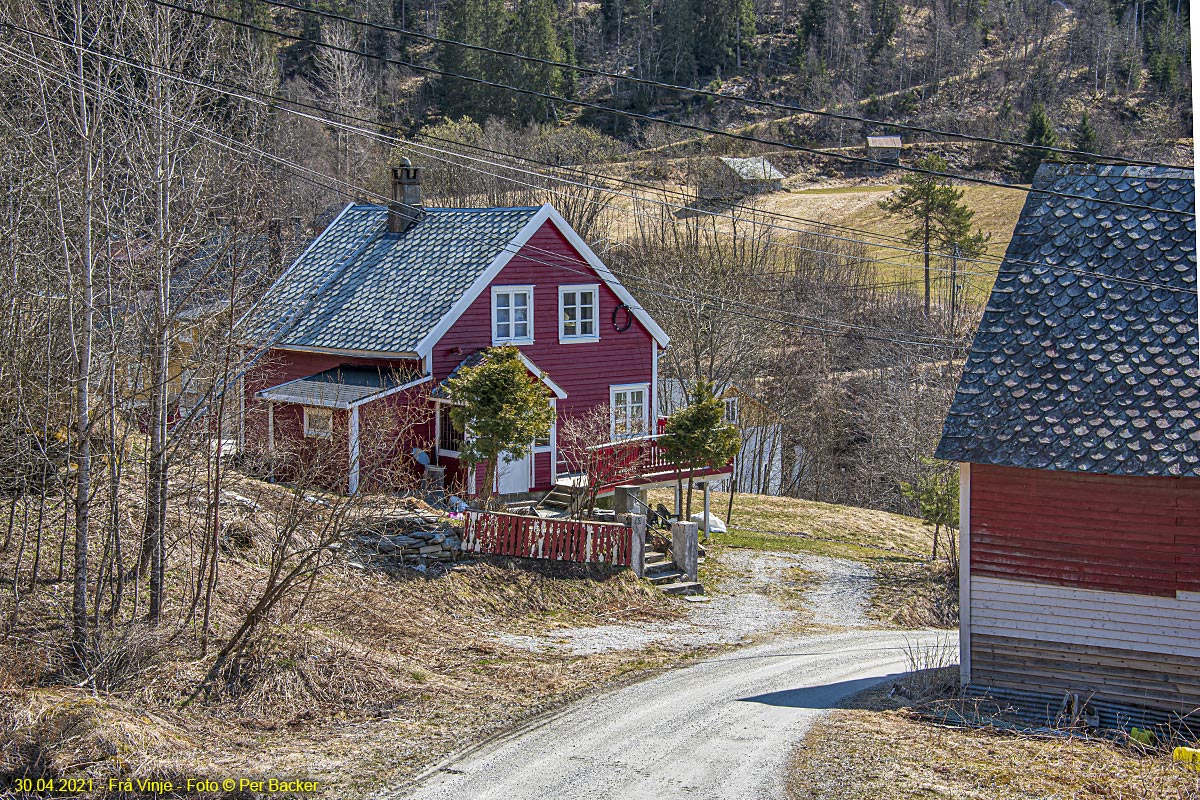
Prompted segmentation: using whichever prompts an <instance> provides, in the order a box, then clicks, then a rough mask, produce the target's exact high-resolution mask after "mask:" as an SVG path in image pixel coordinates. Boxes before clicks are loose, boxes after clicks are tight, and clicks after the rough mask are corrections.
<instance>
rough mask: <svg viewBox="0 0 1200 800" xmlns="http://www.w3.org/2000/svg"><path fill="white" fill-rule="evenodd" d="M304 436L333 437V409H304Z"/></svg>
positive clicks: (307, 407)
mask: <svg viewBox="0 0 1200 800" xmlns="http://www.w3.org/2000/svg"><path fill="white" fill-rule="evenodd" d="M304 435H305V436H306V437H308V438H310V439H311V438H316V439H329V438H332V437H333V409H331V408H315V407H313V406H305V407H304Z"/></svg>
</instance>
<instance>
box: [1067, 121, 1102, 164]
mask: <svg viewBox="0 0 1200 800" xmlns="http://www.w3.org/2000/svg"><path fill="white" fill-rule="evenodd" d="M1071 146H1072V147H1074V148H1075V150H1076V151H1078V153H1079V155H1076V156H1075V158H1076V159H1077V160H1079V161H1083V162H1085V163H1088V164H1090V163H1093V162H1095V160H1096V158H1095V156H1089V155H1086V154H1087V153H1094V152H1096V129H1095V128H1093V127H1092V123H1091V120H1089V119H1088V115H1087V112H1086V111H1085V112H1083V118H1082V119H1080V120H1079V125H1077V126H1076V127H1075V131H1074V132H1073V134H1072V136H1071Z"/></svg>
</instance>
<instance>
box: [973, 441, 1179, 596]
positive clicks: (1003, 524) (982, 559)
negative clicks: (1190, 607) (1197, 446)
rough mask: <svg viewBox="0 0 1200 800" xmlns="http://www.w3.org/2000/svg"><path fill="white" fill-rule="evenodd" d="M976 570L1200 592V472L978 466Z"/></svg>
mask: <svg viewBox="0 0 1200 800" xmlns="http://www.w3.org/2000/svg"><path fill="white" fill-rule="evenodd" d="M970 515H971V516H970V520H971V573H972V575H990V576H993V577H997V578H1008V579H1012V580H1024V581H1037V582H1045V583H1053V584H1057V585H1060V586H1068V587H1077V588H1085V589H1098V590H1105V591H1115V592H1128V593H1134V594H1141V595H1153V596H1159V597H1175V593H1176V591H1188V592H1195V591H1200V478H1157V477H1154V478H1151V477H1121V476H1114V475H1089V474H1085V473H1075V472H1051V471H1047V470H1029V469H1017V468H1013V467H996V466H989V465H985V464H972V465H971V508H970Z"/></svg>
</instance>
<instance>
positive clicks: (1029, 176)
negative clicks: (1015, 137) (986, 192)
mask: <svg viewBox="0 0 1200 800" xmlns="http://www.w3.org/2000/svg"><path fill="white" fill-rule="evenodd" d="M1024 138H1025V141H1026V142H1028V143H1029V144H1031V145H1034V146H1033V147H1027V148H1025V149H1024V150H1022V151H1021V152H1019V153H1018V154H1017V157H1016V159H1015V160H1014V161H1013V168H1014V169H1015V170H1016V171H1017V175H1018V176H1020V179H1021V180H1022V181H1024V182H1025V183H1030V182H1032V181H1033V176H1034V174H1036V173H1037V169H1038V166H1039V165H1040V164H1041V163H1042V162H1043V161H1057V160H1058V156H1057V155H1056V154H1055V153H1050V152H1047V151H1046V150H1044V149H1041V148H1046V147H1054V146H1055V145H1057V144H1058V134H1056V133H1055V132H1054V125H1052V124H1051V122H1050V115H1049V114H1047V113H1046V107H1045V106H1043V105H1042V104H1041V103H1034V105H1033V108H1031V109H1029V120H1028V122H1026V124H1025V137H1024Z"/></svg>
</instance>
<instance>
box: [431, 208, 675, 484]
mask: <svg viewBox="0 0 1200 800" xmlns="http://www.w3.org/2000/svg"><path fill="white" fill-rule="evenodd" d="M589 283H598V284H600V297H599V302H600V307H599V310H598V314H597V317H596V324H597V330H598V331H599V333H600V341H599V342H595V343H584V344H559V342H558V287H559V286H570V285H575V284H589ZM527 284H532V285H533V287H534V289H533V325H534V331H533V344H531V345H521V351H522V352H523V353H525V355H526V356H528V357H529V358H530V359H531V360H532V361H533V363H535V364H537V366H538V367H539V368H540V369H542V370H544V371H545V372H546V374H547V375H549V376H550V378H552V379H553V380H554V382H555V383H557V384H558V385H559V386H561V387H562V388H563V390H564V391H565V392H566V393H567V398H566V399H565V400H559V401H558V412H559V414H560V415H562V416H569V415H574V414H578V413H579V412H580V411H583V410H585V409H588V408H591V407H593V406H596V405H603V404H607V403H608V389H609V386H611V385H613V384H620V383H650V380H651V372H652V366H651V358H652V357H653V352H654V351H653V348H654V340H653V337H651V336H650V333H649V332H648V331H647V330H646V329H645V328H644V327H642V325H641V324H640V323H638V322H637V321H636V320H634V322H633V324H632V325H631V326H630V327H629V329H628V330H626V331H623V332H618V331H616V330H615V329H614V327H613V324H612V315H613V311H614V310H615V309H616V308H617V306H618V305H619V304H620V302H621V301H620V299H619V298H618V297H617V296H616V295H615V294H614V293H613V292H612V290H611V289H609V288H608V287H607V286H606V285H604V283H603V281H601V280H600V277H599V276H598V275H596V273H595V272H594V271H593V270H592V268H591V267H589V266H588V265H587V264H586V263H585V262H584V261H583V258H582V257H581V256H580V255H579V253H578V252H577V251H576V250H575V248H574V247H573V246H572V245H571V243H570V242H568V241H567V240H566V238H565V237H564V236H563V235H562V234H561V233H559V232H558V229H556V228H555V227H554V226H553V225H552V224H551V223H549V222H547V223H546V224H545V225H544V226H543V227H542V228H541V229H540V230H539V231H538V232H537V233H535V234H534V235H533V237H532V238H531V239H530V240H529V242H528V243H527V244H526V245H525V247H523V248H522V249H521V250H520V251H519V252H518V253H517V254H516V255H514V256H513V258H512V259H511V260H510V261H509V262H508V264H507V265H506V266H505V267H504V269H503V270H501V271H500V274H499V275H497V276H496V279H495V280H494V281H493V282H492V286H508V285H527ZM618 321H619V322H620V323H621V324H624V321H625V319H624V314H622V315H621V318H620V319H619V320H618ZM491 344H492V293H491V288H490V287H489V288H487V289H485V290H484V291H483V292H482V293H481V294H480V295H479V297H478V298H476V300H475V302H473V303H472V304H471V306H470V307H469V308H468V309H467V310H466V311H465V312H464V313H463V315H462V316H461V317H460V318H459V319H458V321H457V322H455V323H454V325H453V327H451V329H450V330H449V331H447V332H446V335H445V336H443V337H442V339H441V341H439V342H438V343H437V344H436V345H435V346H434V349H433V375H434V380H435V382H436V381H440V380H442V379H444V378H445V377H446V376H447V375H449V374H450V372H451V371H453V369H454V367H456V366H457V365H458V364H459V362H461V361H462V360H463V358H465V357H466V356H467V355H468V354H470V353H472V352H474V351H475V350H478V349H480V348H483V347H490V346H491ZM540 479H541V476H540V475H539V480H540Z"/></svg>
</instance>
